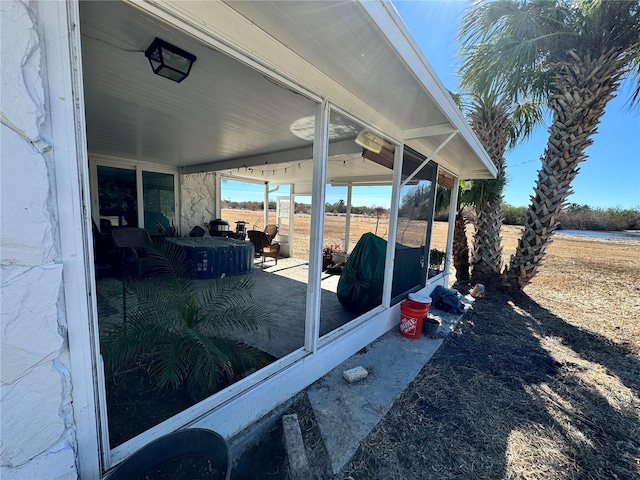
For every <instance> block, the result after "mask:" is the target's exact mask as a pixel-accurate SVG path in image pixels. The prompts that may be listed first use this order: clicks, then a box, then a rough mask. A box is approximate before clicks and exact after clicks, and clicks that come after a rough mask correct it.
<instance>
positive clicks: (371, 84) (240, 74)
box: [80, 1, 493, 183]
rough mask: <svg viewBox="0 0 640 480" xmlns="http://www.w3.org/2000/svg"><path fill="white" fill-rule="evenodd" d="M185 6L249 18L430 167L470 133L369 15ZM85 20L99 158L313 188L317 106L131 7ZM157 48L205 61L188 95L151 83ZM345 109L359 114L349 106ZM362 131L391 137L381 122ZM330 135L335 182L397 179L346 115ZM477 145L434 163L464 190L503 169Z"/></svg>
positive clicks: (84, 6) (92, 147)
mask: <svg viewBox="0 0 640 480" xmlns="http://www.w3.org/2000/svg"><path fill="white" fill-rule="evenodd" d="M169 3H171V2H169ZM176 5H178V6H177V7H175V8H181V9H182V10H187V11H189V12H190V14H191V15H192V16H193V17H197V15H198V13H199V9H200V13H201V12H202V11H203V10H202V9H208V10H207V12H211V11H213V10H216V9H218V10H219V9H225V11H226V12H227V13H229V12H232V13H233V14H234V15H236V16H238V15H241V16H242V17H245V18H246V19H248V20H249V21H250V22H251V25H253V26H254V27H257V28H258V29H261V30H263V31H264V32H268V33H269V36H270V38H272V39H275V40H276V41H277V42H278V43H279V44H281V46H284V47H285V48H286V49H287V51H289V52H290V55H292V58H293V57H296V61H300V60H301V59H302V60H303V61H304V62H306V63H309V64H311V65H313V66H314V67H315V69H317V72H318V75H326V76H327V77H328V78H329V79H330V80H331V81H332V82H335V83H336V84H338V85H340V86H341V87H343V88H344V89H346V90H348V91H349V92H351V94H352V95H353V98H354V99H357V101H359V102H362V104H364V105H367V106H369V107H371V108H372V109H373V110H374V111H376V112H378V113H379V114H380V115H382V117H384V118H385V119H387V120H388V121H389V124H390V125H393V126H396V127H397V128H396V129H395V132H394V134H396V135H397V134H398V132H400V133H403V132H404V133H408V135H406V138H407V140H406V141H407V144H408V145H410V146H411V147H412V148H414V149H415V150H417V151H419V152H421V153H423V154H425V155H429V154H430V153H431V152H432V151H433V150H434V149H435V148H437V146H438V145H439V144H440V143H441V142H442V141H443V140H444V139H445V138H446V137H447V135H448V132H449V131H450V130H452V129H460V128H461V125H462V126H463V127H464V128H467V129H468V127H467V126H466V124H461V117H459V115H454V117H455V118H451V112H449V111H447V108H450V105H445V106H444V107H445V108H444V109H443V108H442V105H441V104H439V103H438V102H436V101H435V100H434V97H433V96H432V95H431V94H430V93H429V92H427V91H426V90H425V85H424V84H425V80H424V79H421V78H420V75H424V74H430V72H429V71H428V69H429V68H430V67H428V66H427V67H426V68H427V70H426V73H425V70H424V68H425V67H424V66H419V68H418V71H416V70H415V69H412V68H410V67H408V65H407V63H406V62H407V60H406V59H405V58H404V57H403V56H402V55H401V54H399V53H398V51H397V50H396V49H395V48H394V47H393V46H392V45H391V44H390V41H389V40H388V38H385V35H386V34H383V33H382V32H381V27H380V26H379V25H377V24H376V22H375V21H374V20H373V19H372V18H371V14H370V12H368V11H367V8H370V7H367V8H364V7H363V6H362V5H361V4H359V3H356V2H325V1H321V2H268V1H260V2H250V1H243V2H229V3H228V5H223V4H219V3H211V2H193V3H191V2H182V3H180V2H178V3H176ZM211 15H213V13H211ZM201 16H202V15H201ZM396 16H397V15H396ZM392 18H393V15H392ZM80 20H81V23H80V28H81V33H82V54H83V74H84V89H85V106H86V118H87V142H88V150H89V153H90V154H91V155H104V156H109V157H116V158H126V159H133V160H137V161H144V162H152V163H159V164H165V165H173V166H178V167H183V168H184V171H185V172H195V171H205V170H209V171H211V170H222V171H225V172H227V173H234V175H237V176H244V177H245V178H253V179H258V180H263V179H264V180H265V181H267V180H268V181H269V182H272V183H285V182H286V183H288V182H290V181H291V179H292V177H293V178H294V179H296V177H297V178H299V179H300V181H301V182H303V181H304V179H306V181H308V180H309V179H310V172H311V169H310V162H308V160H309V159H310V158H311V146H312V144H311V132H312V131H313V114H314V109H315V105H316V102H315V101H314V100H312V99H310V98H307V97H306V96H303V95H301V94H299V93H296V92H293V91H292V90H291V89H290V88H289V87H286V86H284V85H281V84H280V83H278V82H277V81H274V80H273V79H270V78H268V77H267V76H266V75H264V74H263V73H260V72H258V71H257V70H255V69H253V68H250V67H248V66H247V65H245V64H243V63H241V62H239V61H237V60H235V59H233V58H231V57H229V56H228V55H226V54H225V53H222V52H220V51H217V50H216V49H214V48H212V47H211V46H210V45H206V44H205V43H204V42H202V41H200V40H198V39H196V38H194V37H193V36H190V35H188V34H187V33H184V32H181V31H180V30H179V29H177V28H175V27H172V26H169V25H167V24H165V23H163V22H162V21H161V20H159V19H157V18H154V17H152V16H150V15H148V14H147V13H143V12H141V11H140V10H139V9H138V8H133V7H132V6H129V5H128V4H126V3H123V2H110V1H106V2H100V1H96V2H81V4H80ZM203 23H204V20H203ZM214 27H215V25H214ZM212 28H213V27H212ZM220 28H222V27H220ZM400 30H401V33H406V32H403V31H402V29H400ZM264 32H262V33H263V34H264ZM155 37H160V38H162V39H163V40H166V41H168V42H170V43H173V44H175V45H176V46H178V47H180V48H182V49H184V50H186V51H188V52H190V53H192V54H194V55H196V57H197V60H196V62H195V64H194V66H193V69H192V71H191V74H190V76H189V77H188V78H187V79H186V80H184V81H183V82H182V83H179V84H178V83H174V82H171V81H169V80H167V79H165V78H162V77H160V76H157V75H154V74H153V72H152V71H151V68H150V66H149V63H148V61H147V59H146V58H145V57H144V53H143V52H144V50H145V49H146V48H147V47H148V46H149V44H150V43H151V42H152V41H153V39H154V38H155ZM427 76H428V75H427ZM434 78H435V77H434ZM427 80H428V81H431V80H433V79H431V78H429V79H427ZM440 87H441V85H440ZM442 88H443V87H442ZM313 93H314V95H317V96H324V95H330V92H323V91H314V92H313ZM440 93H441V92H440ZM340 107H341V108H343V109H344V110H345V111H350V105H348V104H346V105H340ZM363 120H365V121H368V122H371V124H372V125H373V126H374V127H376V128H381V129H382V128H384V126H380V125H376V123H375V119H369V118H364V119H363ZM331 124H332V127H331V136H330V137H331V140H330V141H331V143H332V146H331V149H330V155H332V157H331V160H330V163H329V172H328V175H329V178H334V179H338V180H341V179H344V178H346V177H349V176H351V177H352V178H354V179H357V178H361V179H362V178H372V177H374V178H379V177H380V176H381V175H390V172H389V170H388V169H386V168H385V167H382V166H380V165H377V164H375V163H373V162H369V161H365V160H362V157H361V149H359V147H357V145H356V144H355V143H354V142H353V139H354V138H355V136H356V135H357V133H358V131H359V130H361V128H362V127H361V126H360V125H358V124H357V123H355V122H353V121H352V120H350V119H349V118H347V117H344V116H341V115H338V114H336V113H332V117H331ZM425 133H430V135H428V136H425V135H424V134H425ZM414 137H415V138H414ZM396 140H401V138H396ZM476 143H477V139H475V137H473V136H472V137H469V135H468V131H467V132H462V134H458V135H457V136H456V137H454V139H453V140H452V141H451V142H450V143H449V144H448V145H447V146H446V147H445V148H444V149H442V151H441V152H440V153H439V155H438V156H437V157H436V161H438V162H439V163H440V164H442V165H444V166H445V167H446V168H447V169H449V170H450V171H452V172H453V173H458V174H460V175H461V176H463V177H466V178H471V177H474V178H482V177H484V178H486V177H489V176H491V172H492V168H493V167H492V166H491V165H489V163H490V162H489V160H488V157H486V154H485V153H484V152H483V151H482V150H481V149H480V150H478V148H477V145H476ZM265 165H266V166H265ZM259 166H262V167H261V168H258V167H259ZM292 169H293V170H294V171H295V172H296V173H295V174H293V173H292ZM295 181H297V179H296V180H295Z"/></svg>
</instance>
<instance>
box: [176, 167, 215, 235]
mask: <svg viewBox="0 0 640 480" xmlns="http://www.w3.org/2000/svg"><path fill="white" fill-rule="evenodd" d="M181 185H182V187H181V192H180V195H181V197H180V201H181V210H182V211H181V214H180V224H181V226H180V233H181V235H183V236H186V235H188V234H189V232H190V231H191V229H192V228H193V227H195V226H196V225H199V226H201V227H202V228H204V229H205V230H207V224H208V223H209V222H210V221H211V220H213V219H214V218H216V213H215V211H216V210H215V192H216V176H215V174H213V173H192V174H189V175H183V176H182V178H181Z"/></svg>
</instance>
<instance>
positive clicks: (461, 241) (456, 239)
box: [453, 208, 469, 283]
mask: <svg viewBox="0 0 640 480" xmlns="http://www.w3.org/2000/svg"><path fill="white" fill-rule="evenodd" d="M466 226H467V222H466V221H465V219H464V215H463V213H462V208H460V209H458V212H457V213H456V220H455V224H454V227H453V266H454V268H455V269H456V283H466V282H468V281H469V242H468V241H467V232H466Z"/></svg>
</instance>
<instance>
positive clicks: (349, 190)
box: [342, 183, 353, 253]
mask: <svg viewBox="0 0 640 480" xmlns="http://www.w3.org/2000/svg"><path fill="white" fill-rule="evenodd" d="M352 193H353V184H351V183H349V185H347V222H346V224H345V226H344V248H343V249H342V251H343V252H344V253H349V241H350V238H349V237H350V234H351V195H352Z"/></svg>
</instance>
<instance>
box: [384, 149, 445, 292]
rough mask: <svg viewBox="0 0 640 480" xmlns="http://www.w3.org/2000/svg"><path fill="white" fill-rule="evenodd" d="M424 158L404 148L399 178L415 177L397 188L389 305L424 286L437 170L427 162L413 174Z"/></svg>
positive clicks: (431, 163)
mask: <svg viewBox="0 0 640 480" xmlns="http://www.w3.org/2000/svg"><path fill="white" fill-rule="evenodd" d="M424 159H425V157H423V156H422V155H419V154H418V153H416V152H414V151H413V150H411V149H409V148H406V147H405V151H404V157H403V162H402V178H403V179H406V178H409V177H410V176H411V175H412V174H414V173H415V175H413V177H412V178H411V179H410V181H409V182H408V183H407V184H406V185H404V186H403V187H402V188H401V189H400V196H399V198H400V202H399V205H398V227H397V230H396V252H395V262H394V271H393V285H392V292H391V297H392V303H397V302H398V301H400V300H401V299H402V298H404V295H406V293H407V292H411V291H415V290H418V289H420V288H421V287H423V286H424V284H425V277H426V262H427V257H428V253H427V252H428V249H429V238H430V234H431V222H432V219H433V210H434V208H433V205H434V193H435V192H434V185H435V182H434V180H435V175H436V171H437V167H436V165H435V164H434V163H433V162H429V163H428V164H426V165H425V166H424V167H422V168H420V170H418V171H417V172H416V170H417V169H418V168H419V167H420V165H421V164H422V163H423V161H424Z"/></svg>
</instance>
